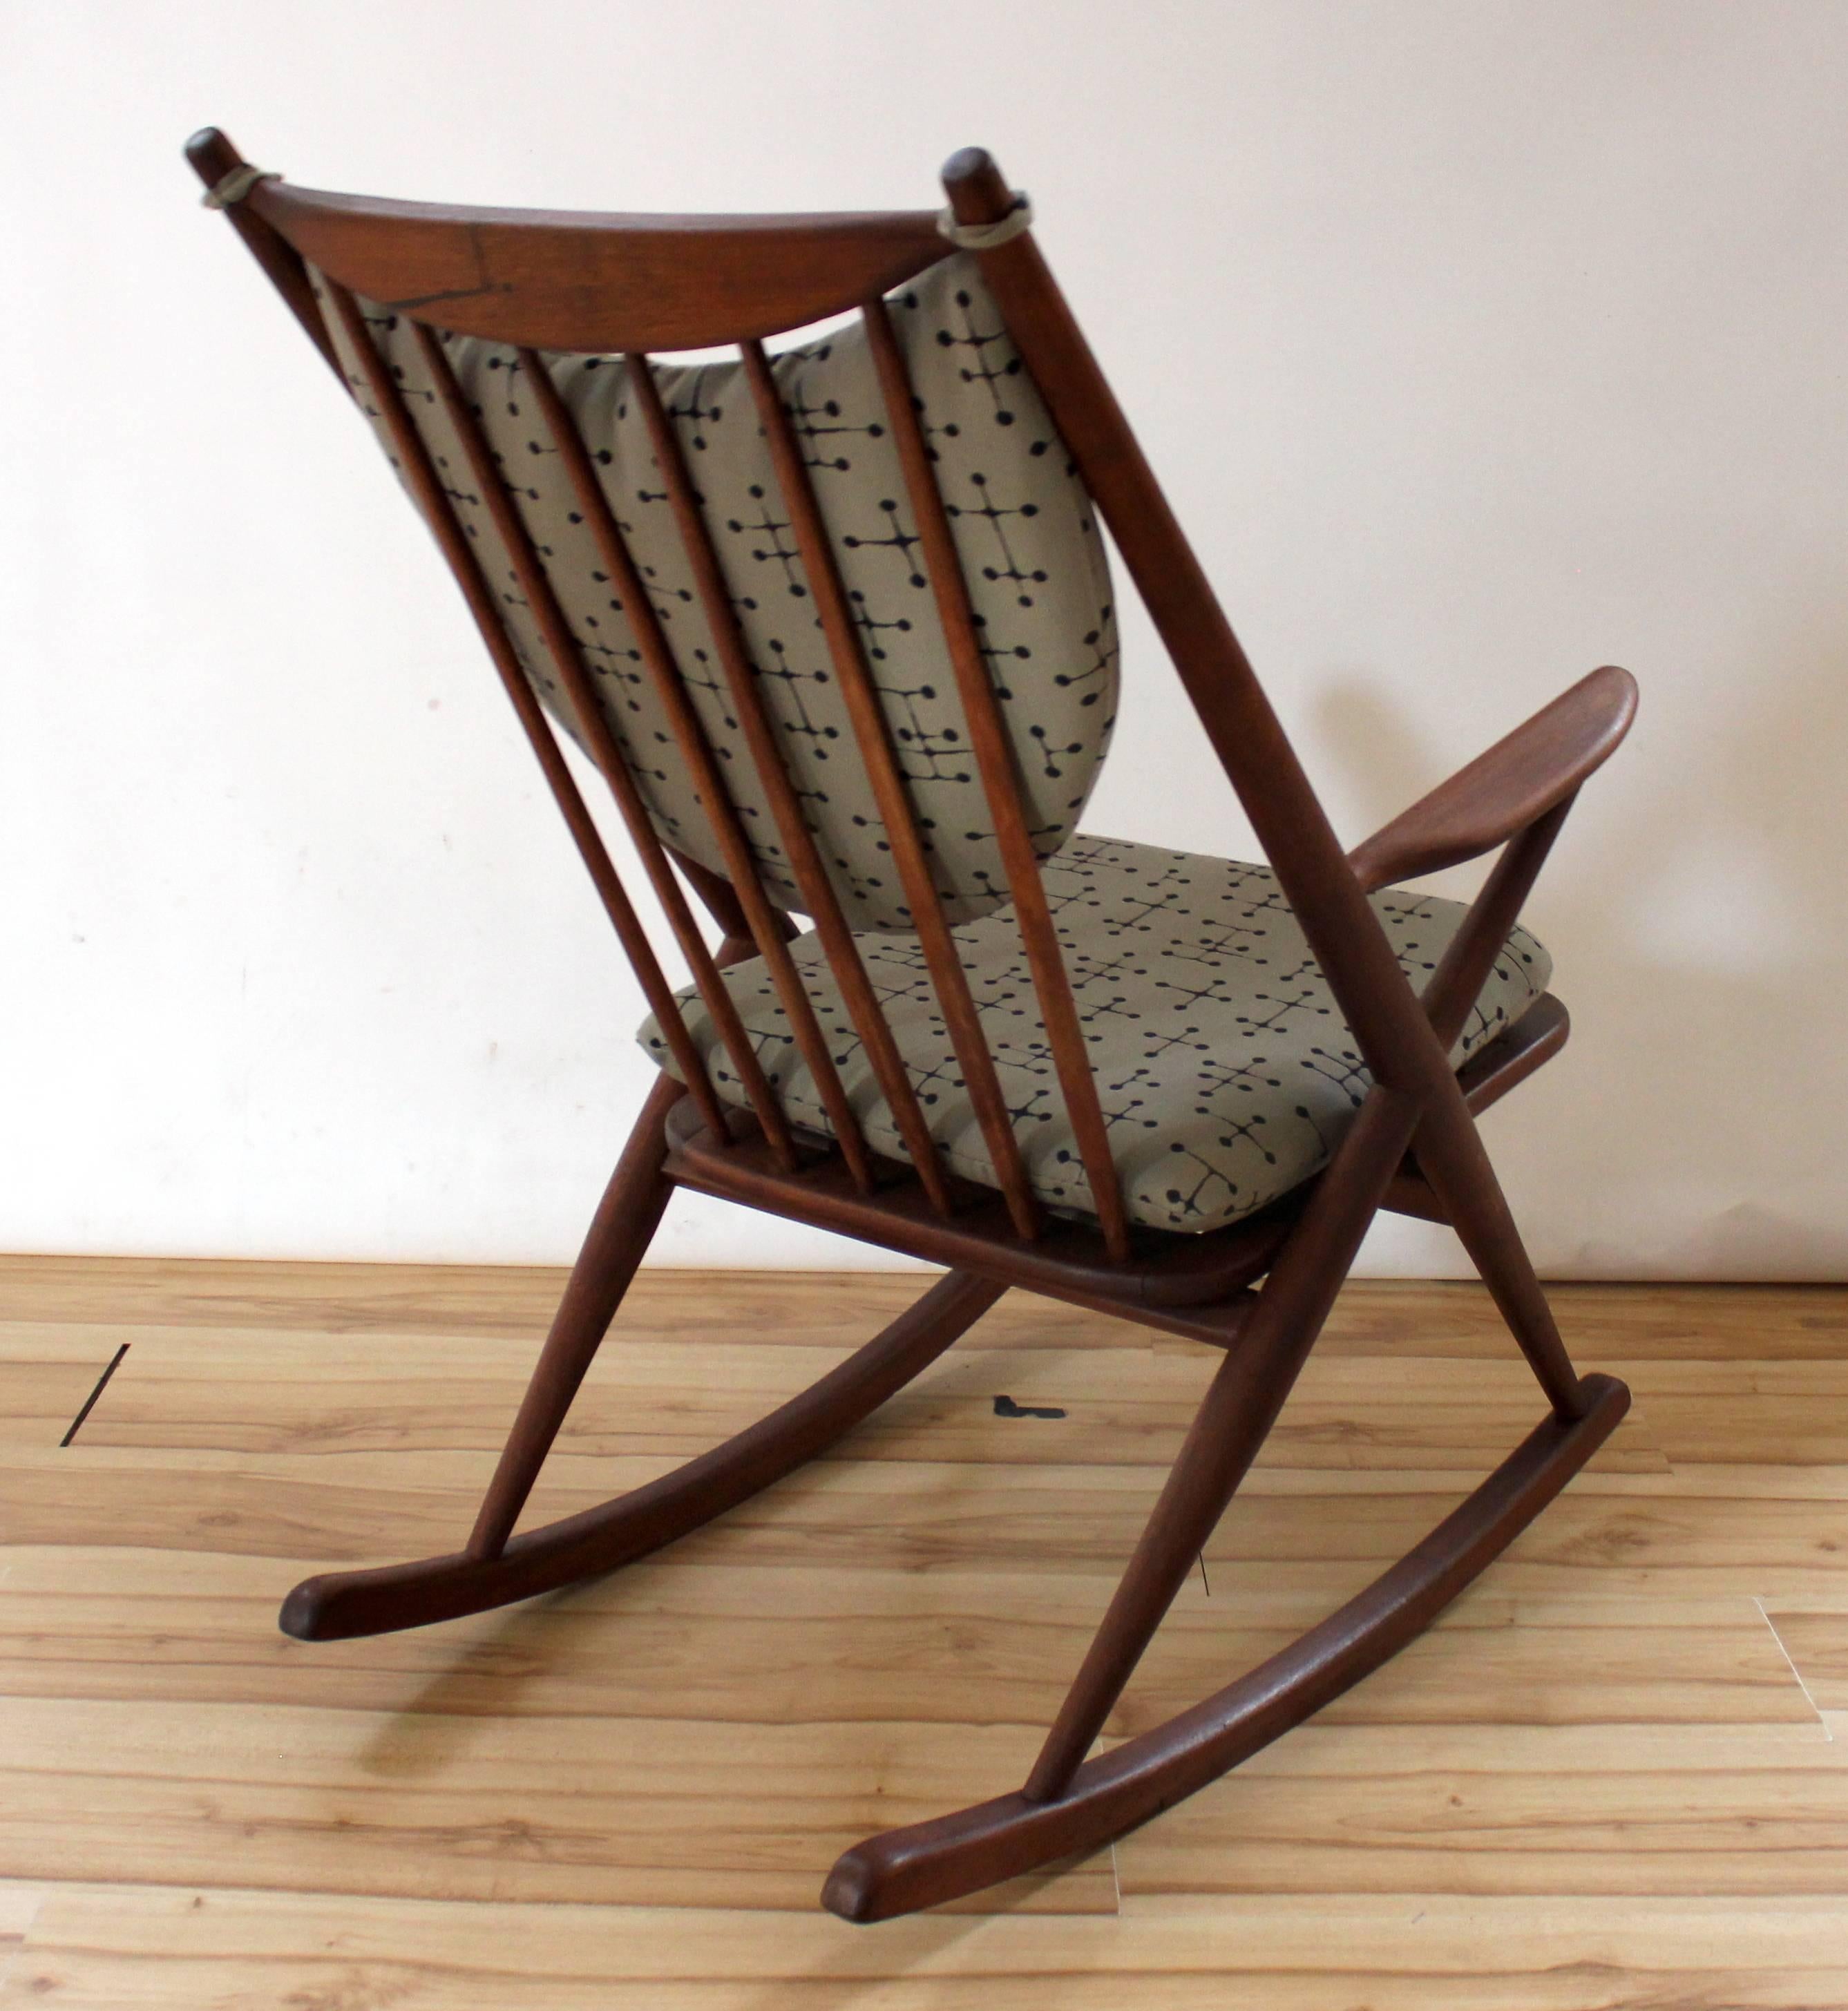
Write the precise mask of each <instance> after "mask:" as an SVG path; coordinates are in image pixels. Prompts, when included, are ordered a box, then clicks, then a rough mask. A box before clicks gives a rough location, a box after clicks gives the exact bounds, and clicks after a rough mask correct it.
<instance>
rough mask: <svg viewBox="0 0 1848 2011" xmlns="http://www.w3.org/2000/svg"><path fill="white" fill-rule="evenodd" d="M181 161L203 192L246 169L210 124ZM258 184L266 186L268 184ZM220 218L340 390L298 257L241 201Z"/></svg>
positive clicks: (333, 359)
mask: <svg viewBox="0 0 1848 2011" xmlns="http://www.w3.org/2000/svg"><path fill="white" fill-rule="evenodd" d="M186 158H187V160H188V161H190V162H191V163H192V166H193V171H194V173H196V174H197V175H198V177H199V180H201V182H203V183H205V187H207V188H208V189H213V188H216V187H218V185H219V183H220V182H222V181H223V180H224V178H225V177H226V175H228V174H230V173H231V171H232V170H233V169H234V168H241V167H244V166H247V165H248V163H247V162H246V161H245V159H244V156H243V155H241V154H240V153H239V152H238V151H237V148H235V147H233V145H232V144H231V143H230V141H229V140H227V139H226V137H225V136H224V134H223V133H221V132H219V130H218V128H217V127H216V126H206V127H205V130H203V131H201V132H198V133H194V135H193V137H191V138H190V140H188V141H187V143H186ZM260 186H262V187H268V186H269V184H268V183H262V184H261V185H260ZM224 214H225V215H226V216H227V217H229V218H230V222H231V228H232V229H233V230H235V231H236V232H237V234H238V236H239V237H241V238H242V239H243V240H244V247H245V249H246V250H247V251H248V252H249V253H250V254H251V257H252V258H255V260H256V262H257V263H258V265H261V266H262V269H263V272H264V275H265V277H266V278H267V279H269V283H270V284H271V285H272V287H275V288H276V291H277V292H278V293H279V294H281V295H282V297H283V300H284V301H287V304H288V308H289V311H290V313H291V314H292V315H294V317H295V319H297V321H298V322H301V326H302V329H303V330H304V333H306V334H307V336H308V340H309V341H310V342H312V343H313V344H314V345H315V347H316V348H317V349H318V350H319V351H320V352H321V355H322V361H325V362H326V365H327V367H328V368H329V369H330V370H331V371H332V372H333V374H334V375H335V376H336V377H337V378H338V379H340V383H341V384H342V385H343V386H344V385H345V383H346V381H347V374H346V372H344V370H342V369H341V368H340V358H339V357H337V356H336V354H334V348H333V342H332V340H330V339H329V336H328V333H327V326H326V322H323V321H322V319H321V310H320V308H319V306H318V305H317V304H316V303H315V288H314V283H313V281H312V280H311V279H309V277H308V267H307V266H306V265H305V264H304V262H303V261H302V257H301V253H300V252H299V251H297V250H296V249H295V247H294V245H293V244H290V242H289V240H287V238H286V237H283V235H282V233H280V231H278V230H276V228H275V226H273V225H272V224H269V223H266V222H264V220H263V219H262V217H261V216H260V215H258V213H257V212H256V211H255V209H253V208H251V204H250V201H249V198H245V200H244V201H242V202H238V203H233V205H231V207H230V208H229V209H227V210H226V212H224Z"/></svg>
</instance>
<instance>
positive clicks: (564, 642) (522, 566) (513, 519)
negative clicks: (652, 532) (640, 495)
mask: <svg viewBox="0 0 1848 2011" xmlns="http://www.w3.org/2000/svg"><path fill="white" fill-rule="evenodd" d="M411 332H412V339H413V340H415V343H416V345H417V352H418V357H419V358H421V360H422V364H423V366H424V368H425V370H426V372H428V373H429V379H430V384H431V387H432V389H433V390H434V391H435V392H436V397H437V400H438V402H439V403H440V404H441V406H442V408H443V413H444V415H445V416H446V417H447V419H448V421H449V423H450V426H451V427H452V428H453V429H454V432H455V436H456V438H457V440H458V441H459V442H460V443H461V448H462V452H463V454H465V456H466V457H467V459H468V471H469V472H470V474H471V475H473V477H474V478H475V486H476V487H477V488H478V489H479V490H480V492H481V497H482V503H483V504H484V505H485V506H486V509H487V512H488V514H489V517H490V518H491V519H492V520H493V525H494V531H495V534H496V536H497V537H498V538H499V539H500V543H501V544H502V546H503V547H504V549H505V550H506V552H507V557H508V559H509V560H510V561H511V563H512V566H513V571H514V577H515V579H516V580H517V581H518V583H519V588H520V591H521V593H522V594H524V595H525V599H526V603H527V606H528V607H529V608H530V609H531V610H532V618H533V620H534V621H536V623H537V625H538V627H539V634H540V635H541V637H542V638H543V640H544V642H545V646H546V650H547V654H548V655H549V656H550V657H551V659H552V663H553V666H554V669H556V671H557V674H558V680H559V682H560V683H561V685H563V686H564V694H565V696H566V698H567V699H568V700H569V701H570V703H571V710H572V712H573V713H574V714H575V715H576V717H577V721H578V725H579V729H580V730H581V731H582V734H583V735H584V740H585V743H586V746H587V748H588V749H589V753H590V757H591V759H592V760H593V761H595V762H596V765H597V767H599V768H600V769H601V770H602V771H603V775H604V781H606V782H607V783H608V785H609V787H610V793H611V796H614V798H615V799H616V806H617V808H618V810H619V811H620V812H621V815H622V821H623V824H624V825H625V828H627V830H628V835H629V842H631V843H632V845H634V846H635V848H636V856H638V857H639V859H640V860H641V862H642V867H643V871H644V872H646V874H647V875H648V881H649V884H650V886H651V887H653V889H654V893H655V898H656V899H657V900H658V901H659V902H661V909H662V912H663V913H664V914H665V915H666V916H667V918H668V926H669V927H671V929H672V930H673V931H674V937H675V941H677V942H678V944H679V945H680V949H681V954H682V956H685V959H686V960H687V966H688V968H689V970H691V972H692V973H693V982H694V984H696V986H697V987H698V988H699V992H700V998H701V1000H702V1001H703V1003H704V1005H705V1007H706V1010H707V1014H708V1015H709V1016H710V1019H711V1020H712V1023H713V1025H714V1027H716V1028H717V1030H718V1034H719V1038H720V1039H721V1041H723V1043H724V1045H725V1052H726V1053H727V1054H728V1055H729V1056H730V1057H731V1061H732V1069H733V1070H734V1072H735V1073H736V1075H737V1077H738V1080H739V1083H740V1084H742V1087H743V1089H744V1091H745V1094H746V1095H747V1096H748V1097H749V1098H750V1105H751V1109H752V1110H753V1112H755V1113H756V1116H757V1122H758V1123H760V1125H762V1126H763V1127H764V1136H765V1137H767V1139H768V1140H769V1141H770V1143H771V1148H772V1149H773V1150H774V1151H775V1153H776V1155H777V1157H778V1159H779V1160H780V1161H781V1162H782V1164H783V1166H785V1167H786V1168H787V1169H789V1171H790V1172H792V1173H793V1172H794V1171H795V1170H796V1168H797V1167H798V1166H799V1165H800V1163H801V1160H800V1157H799V1155H798V1153H797V1152H796V1141H794V1139H793V1138H792V1137H790V1135H789V1124H788V1123H787V1121H786V1120H785V1118H784V1116H783V1112H782V1105H780V1104H779V1103H778V1101H777V1097H776V1092H775V1091H774V1090H773V1089H771V1086H770V1084H769V1081H768V1080H767V1078H766V1077H765V1075H764V1070H763V1066H762V1064H761V1063H760V1062H759V1061H758V1059H757V1048H756V1047H755V1046H754V1045H753V1043H752V1041H751V1037H750V1034H749V1033H748V1032H747V1031H746V1028H745V1024H744V1022H743V1020H742V1019H740V1018H739V1013H738V1005H737V1002H736V1001H735V999H734V998H732V994H731V992H730V991H729V990H728V988H727V986H726V984H725V980H724V979H723V978H722V977H720V975H719V973H718V966H717V964H715V963H714V961H713V958H712V952H711V951H710V949H708V948H707V944H706V938H705V937H704V936H703V934H701V933H700V925H699V924H698V922H696V920H694V918H693V909H692V908H691V907H690V906H689V905H688V902H687V898H686V895H685V891H684V889H683V888H682V886H681V884H680V882H679V881H678V879H676V878H675V874H674V869H673V867H671V865H670V864H669V863H668V856H667V853H666V852H665V850H664V849H663V847H662V845H661V838H660V835H659V834H658V833H657V831H656V830H655V828H654V821H653V818H651V817H650V816H649V814H648V809H647V806H646V804H645V803H643V801H642V797H641V792H640V791H639V789H638V788H636V781H635V778H634V776H633V775H632V774H630V772H629V766H628V761H627V760H626V759H625V756H624V755H623V753H622V750H621V748H620V747H619V746H618V745H617V742H616V736H615V735H614V733H613V732H612V731H611V729H610V724H609V721H607V718H606V717H604V710H603V707H602V706H601V705H600V704H599V703H598V702H597V696H596V686H595V685H594V683H593V680H592V678H591V675H590V673H589V671H588V670H587V669H586V667H585V665H584V659H583V656H582V652H581V650H579V646H578V639H577V637H576V636H575V635H573V633H572V632H571V624H570V622H569V621H567V620H566V618H565V614H564V609H563V608H562V607H560V606H559V604H558V596H557V594H555V593H554V592H553V590H552V582H551V580H550V577H549V576H548V575H547V571H546V569H545V565H544V563H543V561H542V560H541V559H540V557H539V553H538V551H537V550H536V548H535V547H534V545H533V543H532V538H531V536H529V534H528V532H527V529H526V526H525V521H523V519H522V518H521V515H520V513H519V511H518V507H517V506H516V505H515V502H514V500H513V497H511V495H510V494H509V493H508V491H507V484H506V482H505V481H504V479H502V476H501V473H500V464H499V462H498V461H497V459H496V458H495V455H494V450H493V448H492V447H490V445H489V444H488V441H487V436H486V434H485V433H483V432H482V429H481V422H480V420H479V418H477V417H476V415H475V411H474V409H473V408H472V406H471V405H470V404H469V402H468V399H467V398H466V397H465V396H464V395H463V392H462V387H461V385H460V384H458V383H457V381H456V376H455V372H454V370H453V369H452V368H450V361H449V358H448V357H447V355H446V354H444V352H443V344H442V343H441V342H440V340H438V338H437V336H436V333H435V331H434V330H433V329H430V328H428V327H426V326H425V325H424V324H423V323H422V322H413V323H412V324H411ZM538 374H539V376H544V374H545V370H544V366H543V364H542V365H539V372H538ZM675 1010H676V1013H678V1007H676V1009H675Z"/></svg>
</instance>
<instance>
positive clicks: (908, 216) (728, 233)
mask: <svg viewBox="0 0 1848 2011" xmlns="http://www.w3.org/2000/svg"><path fill="white" fill-rule="evenodd" d="M221 137H222V136H221ZM227 144H228V143H227ZM239 208H240V209H243V208H248V210H249V211H250V212H251V215H252V216H253V217H254V218H255V219H258V220H260V221H261V222H263V223H265V224H266V225H267V226H269V229H270V230H272V231H274V232H275V233H276V235H277V236H278V237H281V238H282V239H283V240H285V241H286V242H287V243H288V244H290V245H292V246H293V247H294V249H295V251H297V253H298V254H300V255H301V258H304V259H305V260H306V261H307V262H308V264H309V265H313V266H315V267H316V268H317V269H319V271H321V272H325V273H326V275H327V276H328V277H329V279H337V280H338V281H339V282H340V284H341V285H342V286H344V287H346V288H347V290H348V291H349V292H350V293H355V294H361V295H363V296H364V297H365V298H366V299H368V300H372V301H377V302H378V303H379V305H380V306H382V307H388V308H394V309H396V310H397V311H399V312H401V313H403V314H408V315H415V317H416V318H417V319H418V320H420V321H429V322H431V323H432V324H433V325H434V326H438V327H441V328H447V329H455V330H457V331H458V333H461V334H463V335H479V336H486V337H488V338H489V339H490V340H493V341H497V342H506V343H512V344H514V345H515V347H520V346H522V345H524V346H526V347H532V348H535V349H563V350H575V351H594V352H601V351H644V350H650V349H659V350H672V349H707V348H710V347H714V346H716V345H717V344H718V343H728V342H736V341H738V340H740V339H741V338H743V337H751V336H757V337H761V336H770V335H778V334H781V333H782V332H783V331H784V330H785V329H792V328H803V327H806V326H807V325H808V324H809V323H810V322H815V321H821V320H822V319H825V318H826V317H827V316H828V315H833V314H839V313H842V312H843V311H846V309H848V308H853V307H857V306H858V305H859V304H860V302H861V301H863V300H865V299H867V297H869V296H870V295H872V294H881V293H884V292H885V290H886V289H887V288H888V287H896V286H898V285H900V284H901V283H903V281H905V280H906V279H912V278H914V277H915V276H917V274H918V273H920V272H923V271H924V269H925V268H926V267H927V266H930V265H935V263H936V262H937V261H938V259H940V258H947V257H948V256H949V246H948V245H947V244H945V242H944V241H943V240H942V237H939V236H938V232H937V219H936V217H935V214H934V212H931V211H929V210H920V211H913V210H903V211H896V212H878V213H873V214H868V215H857V216H848V215H824V216H619V215H585V214H580V213H579V212H575V211H565V212H560V211H551V210H531V209H468V208H456V207H454V206H452V205H448V204H443V203H429V202H382V201H378V200H376V198H373V197H371V196H359V195H339V194H333V193H332V192H330V191H329V190H325V189H309V188H301V187H297V185H296V184H295V183H293V182H265V183H263V184H262V187H260V188H258V189H257V190H255V191H254V192H253V193H252V194H251V195H250V196H249V197H248V198H247V199H246V202H245V203H244V204H240V205H239Z"/></svg>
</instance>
